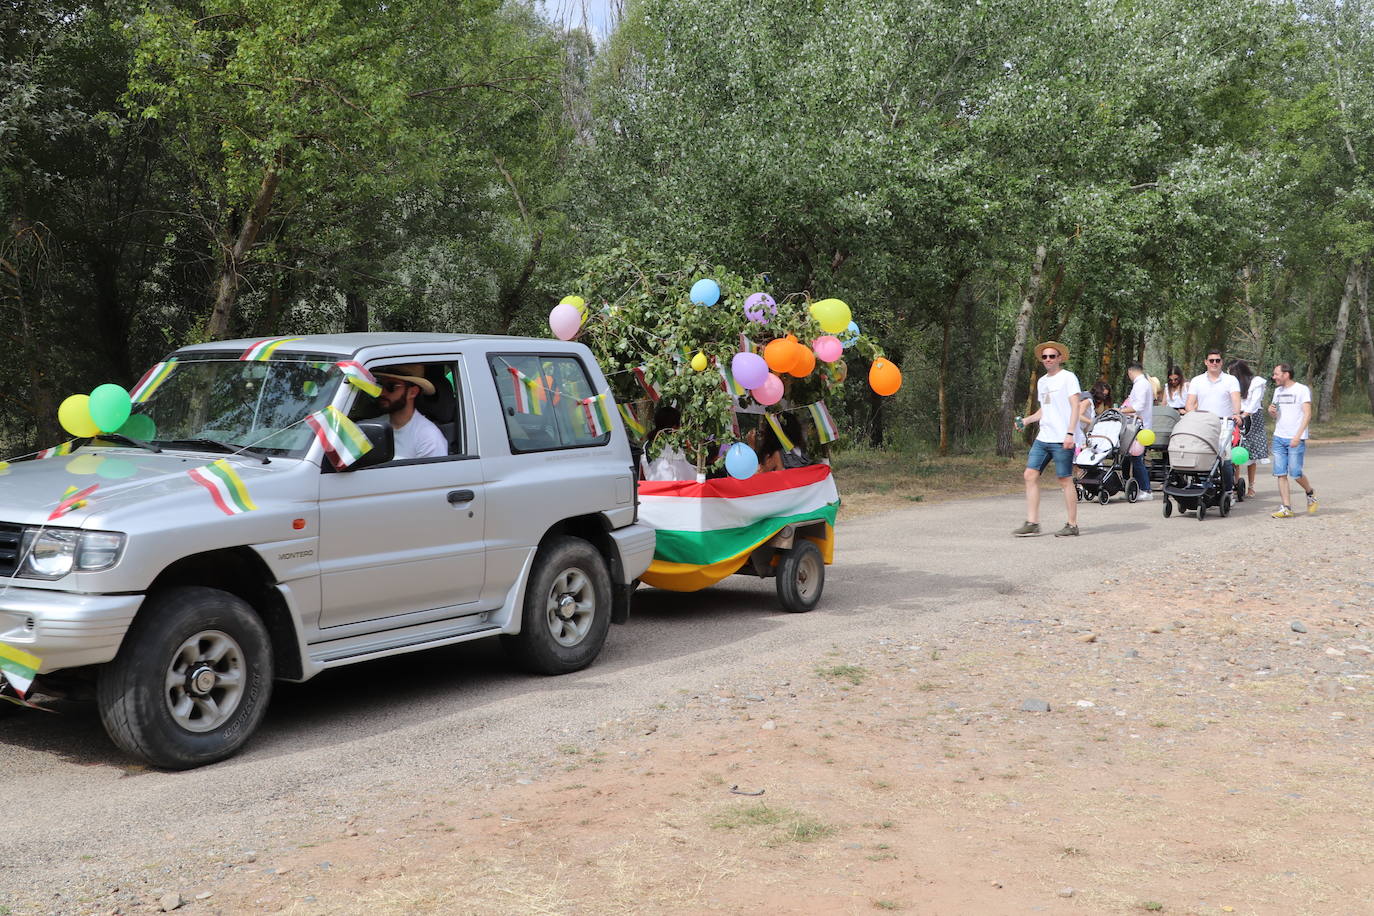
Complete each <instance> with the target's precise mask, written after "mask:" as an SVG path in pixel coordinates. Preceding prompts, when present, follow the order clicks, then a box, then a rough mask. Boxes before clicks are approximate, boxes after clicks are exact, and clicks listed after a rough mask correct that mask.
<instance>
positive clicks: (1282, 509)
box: [1269, 363, 1317, 518]
mask: <svg viewBox="0 0 1374 916" xmlns="http://www.w3.org/2000/svg"><path fill="white" fill-rule="evenodd" d="M1273 378H1274V400H1273V401H1271V402H1270V404H1269V415H1270V416H1271V417H1275V418H1276V422H1275V423H1274V438H1273V440H1272V441H1271V443H1270V447H1269V452H1270V455H1271V456H1272V457H1273V461H1274V480H1276V481H1277V482H1278V485H1279V502H1280V505H1279V508H1278V511H1276V512H1274V513H1273V515H1274V518H1292V517H1293V515H1294V512H1293V508H1292V505H1291V504H1290V503H1289V501H1288V500H1289V495H1288V494H1289V488H1288V481H1289V480H1290V479H1291V480H1296V481H1297V482H1298V486H1300V487H1302V489H1303V492H1304V493H1306V494H1307V514H1308V515H1311V514H1313V513H1314V512H1316V511H1317V497H1316V496H1315V495H1314V494H1313V492H1312V483H1311V481H1309V480H1308V479H1307V475H1306V474H1304V473H1303V470H1302V459H1303V456H1304V455H1305V454H1306V453H1307V433H1308V426H1309V425H1310V424H1311V422H1312V389H1311V388H1308V387H1307V386H1306V385H1302V384H1299V383H1298V382H1295V381H1293V367H1292V366H1290V365H1289V364H1288V363H1279V364H1278V365H1277V366H1275V367H1274V376H1273Z"/></svg>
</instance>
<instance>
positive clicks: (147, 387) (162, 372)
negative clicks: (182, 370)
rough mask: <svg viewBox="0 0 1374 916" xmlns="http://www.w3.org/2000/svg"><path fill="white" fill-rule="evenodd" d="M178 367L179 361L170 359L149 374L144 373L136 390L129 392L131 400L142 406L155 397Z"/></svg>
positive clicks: (159, 364)
mask: <svg viewBox="0 0 1374 916" xmlns="http://www.w3.org/2000/svg"><path fill="white" fill-rule="evenodd" d="M176 367H177V361H176V360H174V359H169V360H167V361H166V362H164V363H158V364H157V365H156V366H153V368H151V369H149V370H148V371H147V372H145V373H143V378H141V379H139V380H138V384H137V385H135V386H134V390H133V391H130V392H129V400H130V401H132V402H133V403H135V404H142V403H143V402H144V401H146V400H148V399H149V398H150V397H152V396H153V392H154V391H157V389H158V388H159V387H161V385H162V383H163V382H165V381H167V376H169V375H171V374H172V372H173V370H175V369H176Z"/></svg>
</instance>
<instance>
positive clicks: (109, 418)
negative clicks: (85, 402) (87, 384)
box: [90, 383, 133, 433]
mask: <svg viewBox="0 0 1374 916" xmlns="http://www.w3.org/2000/svg"><path fill="white" fill-rule="evenodd" d="M132 407H133V404H132V403H131V402H130V401H129V392H127V391H125V390H124V389H123V388H121V387H119V386H118V385H114V384H110V383H106V384H104V385H101V386H100V387H98V388H96V389H95V390H94V391H92V392H91V404H90V408H91V419H92V420H94V421H95V425H96V426H99V427H100V431H101V432H103V433H112V432H114V431H115V430H117V429H119V428H120V427H121V426H123V425H124V421H125V420H127V419H129V411H130V409H132Z"/></svg>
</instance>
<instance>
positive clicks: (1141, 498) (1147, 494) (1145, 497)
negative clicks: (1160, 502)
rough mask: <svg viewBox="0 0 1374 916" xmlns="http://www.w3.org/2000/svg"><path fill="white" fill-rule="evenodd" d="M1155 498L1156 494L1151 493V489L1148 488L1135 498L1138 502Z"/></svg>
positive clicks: (1145, 501)
mask: <svg viewBox="0 0 1374 916" xmlns="http://www.w3.org/2000/svg"><path fill="white" fill-rule="evenodd" d="M1154 498H1155V495H1154V494H1153V493H1151V492H1150V491H1149V490H1146V491H1145V492H1144V493H1141V494H1140V495H1139V496H1137V497H1136V498H1135V501H1136V502H1138V503H1147V502H1149V501H1150V500H1152V499H1154Z"/></svg>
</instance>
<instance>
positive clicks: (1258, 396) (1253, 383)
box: [1240, 376, 1265, 413]
mask: <svg viewBox="0 0 1374 916" xmlns="http://www.w3.org/2000/svg"><path fill="white" fill-rule="evenodd" d="M1264 387H1265V380H1264V379H1262V378H1260V377H1259V376H1255V377H1254V378H1252V379H1250V392H1249V393H1248V394H1247V395H1246V396H1245V399H1244V400H1242V401H1241V402H1240V409H1241V411H1242V412H1243V413H1259V412H1260V411H1261V410H1262V409H1263V408H1264Z"/></svg>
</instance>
